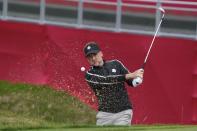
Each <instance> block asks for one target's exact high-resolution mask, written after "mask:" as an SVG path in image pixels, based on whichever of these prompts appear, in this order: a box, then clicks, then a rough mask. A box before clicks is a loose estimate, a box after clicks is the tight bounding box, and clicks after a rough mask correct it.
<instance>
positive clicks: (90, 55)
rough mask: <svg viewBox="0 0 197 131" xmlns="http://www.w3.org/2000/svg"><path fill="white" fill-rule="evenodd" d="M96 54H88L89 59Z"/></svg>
mask: <svg viewBox="0 0 197 131" xmlns="http://www.w3.org/2000/svg"><path fill="white" fill-rule="evenodd" d="M95 56H96V54H89V55H88V56H87V58H88V59H91V58H93V57H95Z"/></svg>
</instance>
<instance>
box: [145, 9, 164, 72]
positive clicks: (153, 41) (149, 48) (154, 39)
mask: <svg viewBox="0 0 197 131" xmlns="http://www.w3.org/2000/svg"><path fill="white" fill-rule="evenodd" d="M163 18H164V13H163V15H162V18H161V20H160V22H159V25H158V27H157V29H156V32H155V34H154V37H153V39H152V42H151V44H150V47H149V49H148V52H147V54H146V57H145V59H144V64H143V65H142V68H144V66H145V64H146V61H147V59H148V56H149V54H150V51H151V48H152V46H153V43H154V41H155V38H156V36H157V33H158V31H159V28H160V26H161V23H162V21H163Z"/></svg>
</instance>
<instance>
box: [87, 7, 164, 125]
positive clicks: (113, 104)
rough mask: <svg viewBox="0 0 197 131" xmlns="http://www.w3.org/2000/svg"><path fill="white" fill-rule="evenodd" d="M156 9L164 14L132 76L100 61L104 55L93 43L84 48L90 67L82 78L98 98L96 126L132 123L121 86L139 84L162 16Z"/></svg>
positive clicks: (113, 63)
mask: <svg viewBox="0 0 197 131" xmlns="http://www.w3.org/2000/svg"><path fill="white" fill-rule="evenodd" d="M159 10H160V11H161V12H162V13H163V15H162V17H161V20H160V23H159V25H158V27H157V29H156V32H155V35H154V37H153V40H152V42H151V45H150V47H149V50H148V52H147V55H146V57H145V60H144V63H143V65H142V67H141V69H138V70H136V71H134V72H132V73H131V72H129V71H128V69H127V68H126V67H125V66H124V65H123V64H122V63H121V62H120V61H118V60H112V61H105V60H103V53H102V51H101V50H100V48H99V46H98V44H97V43H95V42H89V43H87V44H86V46H85V47H84V53H85V56H86V58H87V60H88V62H89V63H90V65H91V69H90V70H89V71H87V72H86V75H85V78H86V81H87V82H88V84H89V85H90V87H91V88H92V90H93V91H94V93H95V95H96V96H97V98H98V104H99V107H98V111H99V112H98V113H97V116H96V119H97V122H96V124H97V125H130V124H131V120H132V115H133V111H132V104H131V103H130V101H129V98H128V94H127V92H126V89H125V86H124V83H125V82H126V83H127V84H128V85H130V86H133V87H136V86H138V85H140V84H141V83H142V80H143V74H144V67H145V64H146V62H147V58H148V56H149V53H150V50H151V48H152V46H153V43H154V40H155V38H156V35H157V33H158V30H159V28H160V25H161V23H162V20H163V18H164V14H165V11H164V9H163V8H161V7H159Z"/></svg>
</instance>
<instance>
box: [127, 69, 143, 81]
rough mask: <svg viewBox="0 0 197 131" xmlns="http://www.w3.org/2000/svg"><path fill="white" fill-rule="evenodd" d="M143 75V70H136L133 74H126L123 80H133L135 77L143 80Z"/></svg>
mask: <svg viewBox="0 0 197 131" xmlns="http://www.w3.org/2000/svg"><path fill="white" fill-rule="evenodd" d="M143 75H144V70H143V69H138V70H136V71H134V72H133V73H128V74H126V75H125V78H126V79H127V80H128V79H134V78H136V77H140V78H141V79H143Z"/></svg>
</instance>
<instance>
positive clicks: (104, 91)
mask: <svg viewBox="0 0 197 131" xmlns="http://www.w3.org/2000/svg"><path fill="white" fill-rule="evenodd" d="M128 72H129V71H128V69H127V68H126V67H125V66H124V65H123V64H122V63H121V62H120V61H118V60H112V61H105V62H104V65H103V66H102V67H94V66H93V67H91V69H90V70H89V71H87V72H86V75H85V78H86V81H87V82H88V84H89V85H90V87H91V88H92V89H93V91H94V93H95V95H96V96H97V98H98V104H99V108H98V110H99V111H103V112H111V113H117V112H120V111H123V110H126V109H132V105H131V102H130V101H129V98H128V94H127V91H126V88H125V82H126V83H127V84H128V85H130V86H133V85H132V80H126V79H125V74H127V73H128Z"/></svg>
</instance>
